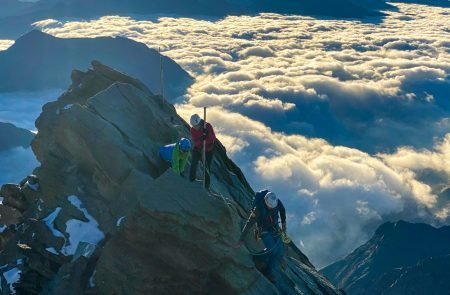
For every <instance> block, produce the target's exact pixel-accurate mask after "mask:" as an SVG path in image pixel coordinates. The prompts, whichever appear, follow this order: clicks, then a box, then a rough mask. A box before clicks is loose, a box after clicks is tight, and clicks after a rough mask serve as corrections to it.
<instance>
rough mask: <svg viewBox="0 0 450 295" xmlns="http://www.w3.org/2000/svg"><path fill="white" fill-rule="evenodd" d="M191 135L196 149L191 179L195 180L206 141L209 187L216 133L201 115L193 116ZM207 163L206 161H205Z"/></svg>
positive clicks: (207, 180)
mask: <svg viewBox="0 0 450 295" xmlns="http://www.w3.org/2000/svg"><path fill="white" fill-rule="evenodd" d="M191 125H192V127H191V137H192V141H193V142H194V150H193V152H192V162H191V171H190V175H189V180H190V181H194V180H195V178H196V177H195V176H196V173H197V165H198V161H199V160H200V159H201V158H202V152H203V144H204V143H205V158H206V174H205V187H206V188H207V189H209V184H210V171H209V169H210V167H211V161H212V158H213V153H214V143H215V141H216V135H215V134H214V129H213V127H212V126H211V124H209V123H208V122H205V121H204V120H202V119H201V118H200V116H199V115H197V114H194V115H192V116H191ZM203 164H204V165H205V163H203Z"/></svg>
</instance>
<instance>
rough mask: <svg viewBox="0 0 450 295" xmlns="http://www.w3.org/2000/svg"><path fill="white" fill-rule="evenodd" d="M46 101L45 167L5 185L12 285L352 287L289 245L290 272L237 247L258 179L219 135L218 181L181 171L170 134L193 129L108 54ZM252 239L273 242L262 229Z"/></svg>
mask: <svg viewBox="0 0 450 295" xmlns="http://www.w3.org/2000/svg"><path fill="white" fill-rule="evenodd" d="M92 66H93V69H92V70H89V71H87V72H80V71H74V72H73V73H72V80H73V83H72V85H71V87H70V88H69V89H68V90H67V91H66V92H65V93H63V94H62V96H61V97H60V98H58V100H57V101H54V102H50V103H48V104H46V105H45V106H44V107H43V112H42V114H41V115H40V117H39V118H38V119H37V121H36V127H37V128H38V134H37V135H36V137H35V139H34V140H33V142H32V148H33V151H34V153H35V154H36V157H37V159H38V160H39V161H40V163H41V166H40V167H38V168H36V170H35V171H34V175H32V176H29V177H27V178H26V179H24V181H22V182H21V183H20V184H17V185H16V184H6V185H3V186H2V189H1V192H0V194H1V195H2V196H3V197H4V204H3V205H2V206H0V208H2V209H4V210H7V211H8V210H9V211H14V213H15V215H14V216H13V217H14V218H10V219H9V220H8V221H6V220H5V218H4V217H3V215H2V218H0V224H3V225H4V226H3V227H2V233H1V235H0V236H1V245H0V247H1V248H0V250H1V251H2V252H1V253H0V265H1V266H0V273H1V287H2V294H10V293H14V292H16V293H18V294H211V292H214V294H248V295H250V294H255V295H256V294H340V292H339V291H338V290H337V289H336V288H335V287H334V286H333V285H332V284H330V283H329V282H328V281H327V280H326V279H325V278H324V277H323V276H322V275H320V274H319V273H318V272H317V271H316V270H315V268H314V266H313V265H312V264H311V263H310V262H309V261H308V259H307V257H306V256H304V255H303V254H302V253H301V251H300V250H299V249H298V248H297V247H296V246H295V245H294V244H292V243H291V244H290V245H289V246H288V249H287V250H288V255H287V256H288V257H286V259H285V261H284V263H283V266H282V270H283V271H282V279H281V280H280V281H277V282H276V284H272V283H271V282H270V281H269V280H267V279H266V278H265V277H264V276H263V275H262V273H261V272H260V270H262V269H263V268H264V257H263V255H262V256H260V255H255V256H252V255H250V254H249V252H248V251H247V250H246V248H240V249H235V248H233V245H234V244H235V243H236V241H237V238H238V237H239V234H240V231H241V227H242V224H243V222H244V220H245V218H246V217H247V212H248V210H249V208H250V204H251V200H252V195H253V190H252V188H251V187H250V185H249V184H248V183H247V181H246V180H245V177H244V175H243V174H242V172H241V171H240V169H239V168H238V167H237V166H236V165H235V164H234V163H233V162H232V161H231V160H230V159H229V158H228V157H227V156H226V150H225V147H223V146H222V145H221V144H220V142H218V143H217V146H216V148H217V152H216V155H215V158H214V161H213V167H212V184H211V185H212V188H213V190H214V193H208V192H207V191H205V190H204V189H203V188H202V186H201V184H200V183H198V182H189V181H188V180H187V179H186V178H183V177H180V176H178V175H175V174H174V173H173V172H172V171H171V169H168V167H167V166H166V165H165V163H163V162H161V160H160V159H159V157H158V149H159V147H160V146H161V145H163V144H167V143H170V142H174V141H176V140H177V139H178V138H180V137H181V136H188V135H189V129H188V128H189V126H188V125H187V124H186V122H185V121H184V120H183V119H182V118H181V117H179V116H178V115H177V114H176V111H175V109H174V107H173V106H172V105H170V104H168V103H167V102H166V101H164V100H163V99H162V98H161V97H160V96H155V95H153V94H152V93H151V91H150V90H149V89H148V88H147V87H146V86H145V85H144V84H142V83H141V82H139V81H138V80H136V79H134V78H131V77H128V76H126V75H124V74H121V73H119V72H117V71H115V70H113V69H111V68H109V67H107V66H105V65H103V64H101V63H99V62H96V61H94V62H93V63H92ZM246 246H247V247H248V249H254V250H251V251H257V249H261V245H260V244H259V242H255V241H253V239H252V238H251V237H250V238H249V239H248V240H247V241H246Z"/></svg>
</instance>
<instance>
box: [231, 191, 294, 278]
mask: <svg viewBox="0 0 450 295" xmlns="http://www.w3.org/2000/svg"><path fill="white" fill-rule="evenodd" d="M278 216H280V218H281V232H280V228H279V226H278ZM255 222H256V225H257V228H256V230H255V233H256V234H255V238H257V237H261V239H262V240H263V243H264V246H265V249H264V251H267V253H268V254H269V256H268V261H267V267H266V272H265V275H267V277H268V278H269V279H270V280H272V281H273V278H274V277H275V276H274V273H275V272H276V271H277V269H278V268H279V265H280V263H281V259H282V258H283V254H284V245H283V243H282V241H281V235H282V234H283V233H284V234H285V233H286V210H285V208H284V206H283V203H282V202H281V200H279V199H278V198H277V196H276V195H275V193H273V192H271V191H269V190H262V191H259V192H257V193H255V197H254V200H253V209H252V212H251V214H250V217H249V219H248V220H247V223H246V224H245V225H244V229H243V230H242V233H241V236H240V237H239V242H238V244H237V245H236V246H237V247H240V246H242V244H243V240H244V237H245V236H246V234H247V232H248V231H249V229H250V228H251V227H252V225H253V224H254V223H255Z"/></svg>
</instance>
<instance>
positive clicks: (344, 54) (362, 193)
mask: <svg viewBox="0 0 450 295" xmlns="http://www.w3.org/2000/svg"><path fill="white" fill-rule="evenodd" d="M398 8H399V11H398V12H389V15H388V17H386V18H385V19H384V20H383V21H382V22H380V23H378V22H375V21H374V22H370V21H366V22H361V21H358V20H332V19H316V18H312V17H304V16H281V15H277V14H262V15H259V16H233V17H226V18H224V19H221V20H215V21H207V20H196V19H191V18H171V17H161V18H159V19H156V18H155V17H154V16H152V17H148V18H146V17H139V19H134V18H132V17H117V16H109V17H102V18H99V19H94V20H91V21H64V20H45V21H42V22H38V23H36V26H37V27H38V28H40V29H42V30H43V31H45V32H48V33H50V34H53V35H55V36H58V37H64V38H67V37H94V36H125V37H129V38H132V39H134V40H136V41H140V42H143V43H145V44H147V45H148V46H149V47H152V48H155V49H157V48H159V47H161V49H162V51H163V54H165V55H167V56H169V57H171V58H172V59H174V60H175V61H176V62H177V63H179V64H180V65H181V66H182V67H183V68H184V69H185V70H187V71H188V72H189V73H190V74H192V75H193V76H194V77H195V78H196V82H195V83H194V84H193V85H192V87H191V88H190V89H189V90H188V94H187V95H186V96H184V97H179V98H176V99H172V101H173V102H174V103H176V107H177V111H178V112H179V113H180V114H181V115H182V116H183V117H184V118H185V119H188V118H189V116H190V115H191V114H192V113H194V112H199V113H200V112H201V109H202V107H203V106H208V118H209V121H210V122H211V123H212V124H213V125H214V126H215V129H216V131H217V133H218V137H219V139H220V140H221V141H222V142H223V143H224V144H225V146H226V148H227V151H228V154H229V156H230V157H231V158H232V159H233V160H234V161H236V162H237V164H238V165H239V166H240V167H241V168H242V169H243V171H244V173H245V175H246V176H247V178H248V179H249V181H250V184H251V185H252V187H253V188H254V189H256V190H258V189H260V188H264V187H269V188H271V189H273V190H274V191H275V192H276V193H277V194H278V195H279V197H280V198H281V199H282V200H283V201H284V203H285V204H286V205H287V206H286V207H287V211H288V216H289V217H288V218H289V219H288V227H289V231H290V233H291V235H292V236H293V238H294V240H295V242H296V243H297V244H299V245H300V246H301V248H302V249H303V250H304V251H305V253H306V254H307V255H308V256H309V257H310V258H311V259H312V261H313V262H314V263H315V264H316V265H318V266H323V265H325V264H327V263H330V262H332V261H334V260H336V259H338V258H340V257H342V256H345V255H346V254H348V252H349V251H351V250H353V249H354V248H355V247H356V246H358V245H359V244H361V243H363V242H364V241H365V240H367V239H368V238H369V237H370V236H371V234H372V233H373V230H374V229H375V228H376V227H377V226H378V225H379V224H381V223H382V222H384V221H388V220H397V219H399V218H404V219H406V220H409V221H425V222H429V223H434V224H447V223H448V220H449V219H448V216H449V214H450V204H449V203H448V201H447V200H445V199H444V197H443V195H442V191H443V190H445V188H446V185H447V182H448V176H449V175H450V168H448V167H450V166H449V165H447V162H448V161H450V136H449V135H448V134H449V132H450V121H449V118H450V104H449V103H448V99H449V97H448V95H449V93H450V91H449V90H450V81H449V73H450V42H449V40H450V38H449V37H450V20H449V14H450V10H449V9H443V8H438V7H427V6H421V5H405V4H398ZM11 42H12V41H10V40H0V46H3V48H7V47H8V46H9V45H10V44H11ZM2 44H3V45H2ZM68 74H69V73H68ZM40 97H44V96H40ZM56 97H57V95H55V97H54V99H56ZM23 101H30V102H31V100H21V104H22V103H23ZM14 105H15V104H14V103H11V107H10V108H12V109H14ZM30 114H32V116H34V115H35V114H36V111H32V112H30ZM0 119H3V120H4V118H2V117H0ZM24 127H25V126H24ZM424 171H428V172H430V173H431V172H432V173H434V174H436V175H439V177H436V178H437V179H439V181H436V180H434V179H431V178H430V177H429V176H427V177H424ZM427 175H429V174H427Z"/></svg>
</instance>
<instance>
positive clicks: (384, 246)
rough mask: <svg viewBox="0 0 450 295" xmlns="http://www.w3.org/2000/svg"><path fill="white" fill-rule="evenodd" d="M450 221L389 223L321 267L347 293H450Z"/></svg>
mask: <svg viewBox="0 0 450 295" xmlns="http://www.w3.org/2000/svg"><path fill="white" fill-rule="evenodd" d="M449 255H450V226H445V227H441V228H434V227H432V226H430V225H427V224H420V223H418V224H412V223H407V222H404V221H399V222H396V223H390V222H388V223H385V224H383V225H381V226H380V227H379V228H378V229H377V231H376V232H375V235H374V236H373V237H372V238H371V239H370V240H369V241H368V242H367V243H366V244H364V245H362V246H361V247H359V248H358V249H356V250H355V251H353V252H352V253H351V254H350V255H348V256H347V257H346V258H344V259H343V260H341V261H338V262H336V263H333V264H331V265H330V266H327V267H325V268H324V269H323V270H321V272H322V273H323V274H324V275H325V276H326V277H327V278H329V279H330V280H331V281H332V282H333V283H334V284H335V285H337V286H339V287H341V288H343V289H344V290H345V291H346V292H347V294H350V295H351V294H363V295H364V294H374V295H375V294H405V295H406V294H448V290H450V281H449V280H448V276H449V269H450V260H449Z"/></svg>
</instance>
